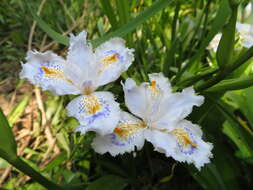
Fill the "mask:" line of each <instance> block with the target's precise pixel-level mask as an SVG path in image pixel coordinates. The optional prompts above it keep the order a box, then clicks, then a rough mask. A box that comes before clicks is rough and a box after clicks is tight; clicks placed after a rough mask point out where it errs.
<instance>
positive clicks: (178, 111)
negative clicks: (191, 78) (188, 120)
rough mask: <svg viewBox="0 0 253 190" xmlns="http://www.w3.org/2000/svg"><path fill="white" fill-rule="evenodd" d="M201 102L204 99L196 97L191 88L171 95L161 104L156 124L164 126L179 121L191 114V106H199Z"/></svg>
mask: <svg viewBox="0 0 253 190" xmlns="http://www.w3.org/2000/svg"><path fill="white" fill-rule="evenodd" d="M203 102H204V97H203V96H197V95H196V94H195V92H194V89H193V88H192V87H189V88H186V89H184V90H183V91H182V92H178V93H173V94H172V95H171V96H169V97H168V98H167V100H166V101H164V102H163V104H161V108H160V113H161V115H160V118H159V120H158V121H157V124H158V123H159V125H164V126H166V125H167V123H171V122H177V121H180V120H182V119H184V118H185V117H186V116H188V115H189V114H190V113H191V112H192V109H193V106H200V105H201V104H202V103H203Z"/></svg>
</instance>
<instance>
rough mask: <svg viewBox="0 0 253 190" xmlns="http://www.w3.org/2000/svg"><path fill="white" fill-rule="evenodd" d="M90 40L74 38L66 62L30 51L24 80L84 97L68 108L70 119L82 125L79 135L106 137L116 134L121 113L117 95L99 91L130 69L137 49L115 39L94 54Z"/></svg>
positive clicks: (43, 87)
mask: <svg viewBox="0 0 253 190" xmlns="http://www.w3.org/2000/svg"><path fill="white" fill-rule="evenodd" d="M86 36H87V34H86V32H81V33H80V34H79V35H77V36H74V35H71V37H70V47H69V49H68V55H67V59H66V60H65V59H63V58H62V57H60V56H58V55H56V54H54V53H52V52H51V51H47V52H45V53H40V52H37V51H29V52H28V53H27V57H26V61H27V63H26V64H22V67H23V69H22V71H21V73H20V77H21V78H27V79H28V80H29V81H30V82H31V83H33V84H35V85H38V86H40V87H41V88H42V89H43V90H49V91H51V92H53V93H54V94H56V95H65V94H74V95H77V94H82V95H81V96H79V97H77V98H75V99H73V100H72V101H71V102H70V103H69V104H68V106H67V110H68V114H69V116H73V117H76V118H77V119H78V121H79V122H80V124H81V125H80V126H79V127H78V128H77V131H80V132H81V133H85V132H86V131H96V132H98V133H100V134H102V135H104V134H108V133H111V132H113V130H114V128H115V126H116V125H117V123H118V121H119V119H120V109H119V104H118V103H117V102H115V100H114V96H113V94H111V93H110V92H95V90H96V89H97V88H98V87H100V86H102V85H105V84H107V83H109V82H112V81H114V80H116V79H117V78H119V76H120V75H121V73H122V72H124V71H126V70H127V69H128V67H129V66H130V65H131V64H132V62H133V60H134V56H133V49H128V48H126V47H125V42H124V40H123V39H121V38H112V39H110V40H109V41H107V42H105V43H104V44H102V45H100V46H99V47H98V48H97V49H96V50H95V52H93V50H92V47H91V45H90V44H89V43H87V41H86Z"/></svg>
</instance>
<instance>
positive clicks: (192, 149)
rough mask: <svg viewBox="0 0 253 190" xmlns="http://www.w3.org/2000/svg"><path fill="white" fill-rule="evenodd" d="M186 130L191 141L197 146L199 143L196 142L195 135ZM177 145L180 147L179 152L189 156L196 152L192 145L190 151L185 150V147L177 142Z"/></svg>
mask: <svg viewBox="0 0 253 190" xmlns="http://www.w3.org/2000/svg"><path fill="white" fill-rule="evenodd" d="M184 130H186V131H187V132H188V134H189V136H190V138H191V140H192V141H193V142H194V143H196V144H197V142H196V141H195V140H194V138H193V135H192V133H191V131H190V130H189V129H187V128H184ZM177 145H178V147H179V150H180V152H182V153H184V154H188V155H191V154H193V152H194V151H195V150H196V147H194V146H192V145H189V146H190V150H184V147H182V146H181V145H180V144H179V143H178V142H177Z"/></svg>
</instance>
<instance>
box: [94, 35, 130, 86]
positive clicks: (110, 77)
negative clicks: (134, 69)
mask: <svg viewBox="0 0 253 190" xmlns="http://www.w3.org/2000/svg"><path fill="white" fill-rule="evenodd" d="M95 56H96V64H97V71H96V73H94V74H96V75H97V77H98V78H97V86H101V85H104V84H107V83H109V82H112V81H114V80H116V79H118V78H119V76H120V75H121V73H122V72H125V71H126V70H127V69H128V67H129V66H130V65H131V64H132V62H133V61H134V55H133V49H128V48H126V47H125V41H124V40H123V39H121V38H112V39H110V40H109V41H107V42H105V43H103V44H102V45H100V46H99V47H98V48H97V49H96V51H95Z"/></svg>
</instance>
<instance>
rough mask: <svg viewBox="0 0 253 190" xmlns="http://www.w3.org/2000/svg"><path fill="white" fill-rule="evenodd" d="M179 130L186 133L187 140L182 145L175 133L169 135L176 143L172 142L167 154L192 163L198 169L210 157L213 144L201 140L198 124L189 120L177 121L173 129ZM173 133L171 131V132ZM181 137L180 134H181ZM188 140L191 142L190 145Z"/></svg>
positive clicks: (208, 160)
mask: <svg viewBox="0 0 253 190" xmlns="http://www.w3.org/2000/svg"><path fill="white" fill-rule="evenodd" d="M178 129H179V130H181V131H184V132H185V134H187V137H186V138H183V139H187V138H189V139H188V141H184V142H187V143H186V144H185V145H186V146H183V145H182V144H184V142H182V140H181V142H180V140H179V138H180V137H179V138H176V137H175V135H170V137H171V138H173V139H174V140H175V141H176V142H177V143H176V144H174V147H173V148H171V149H169V150H168V151H167V156H172V157H173V158H174V159H175V160H178V161H180V162H187V163H189V164H190V163H193V164H194V165H195V166H196V167H197V168H198V169H200V168H201V167H202V166H204V165H205V164H206V163H209V162H210V158H212V156H213V155H212V153H211V150H212V148H213V145H212V144H211V143H208V142H205V141H203V140H202V131H201V129H200V127H199V126H198V125H194V124H192V123H191V122H189V121H186V120H183V121H182V122H180V123H178V125H177V126H176V127H175V128H174V130H178ZM171 134H173V132H172V133H171ZM181 137H182V136H181ZM189 142H191V143H193V144H194V146H192V145H191V144H190V143H189Z"/></svg>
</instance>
